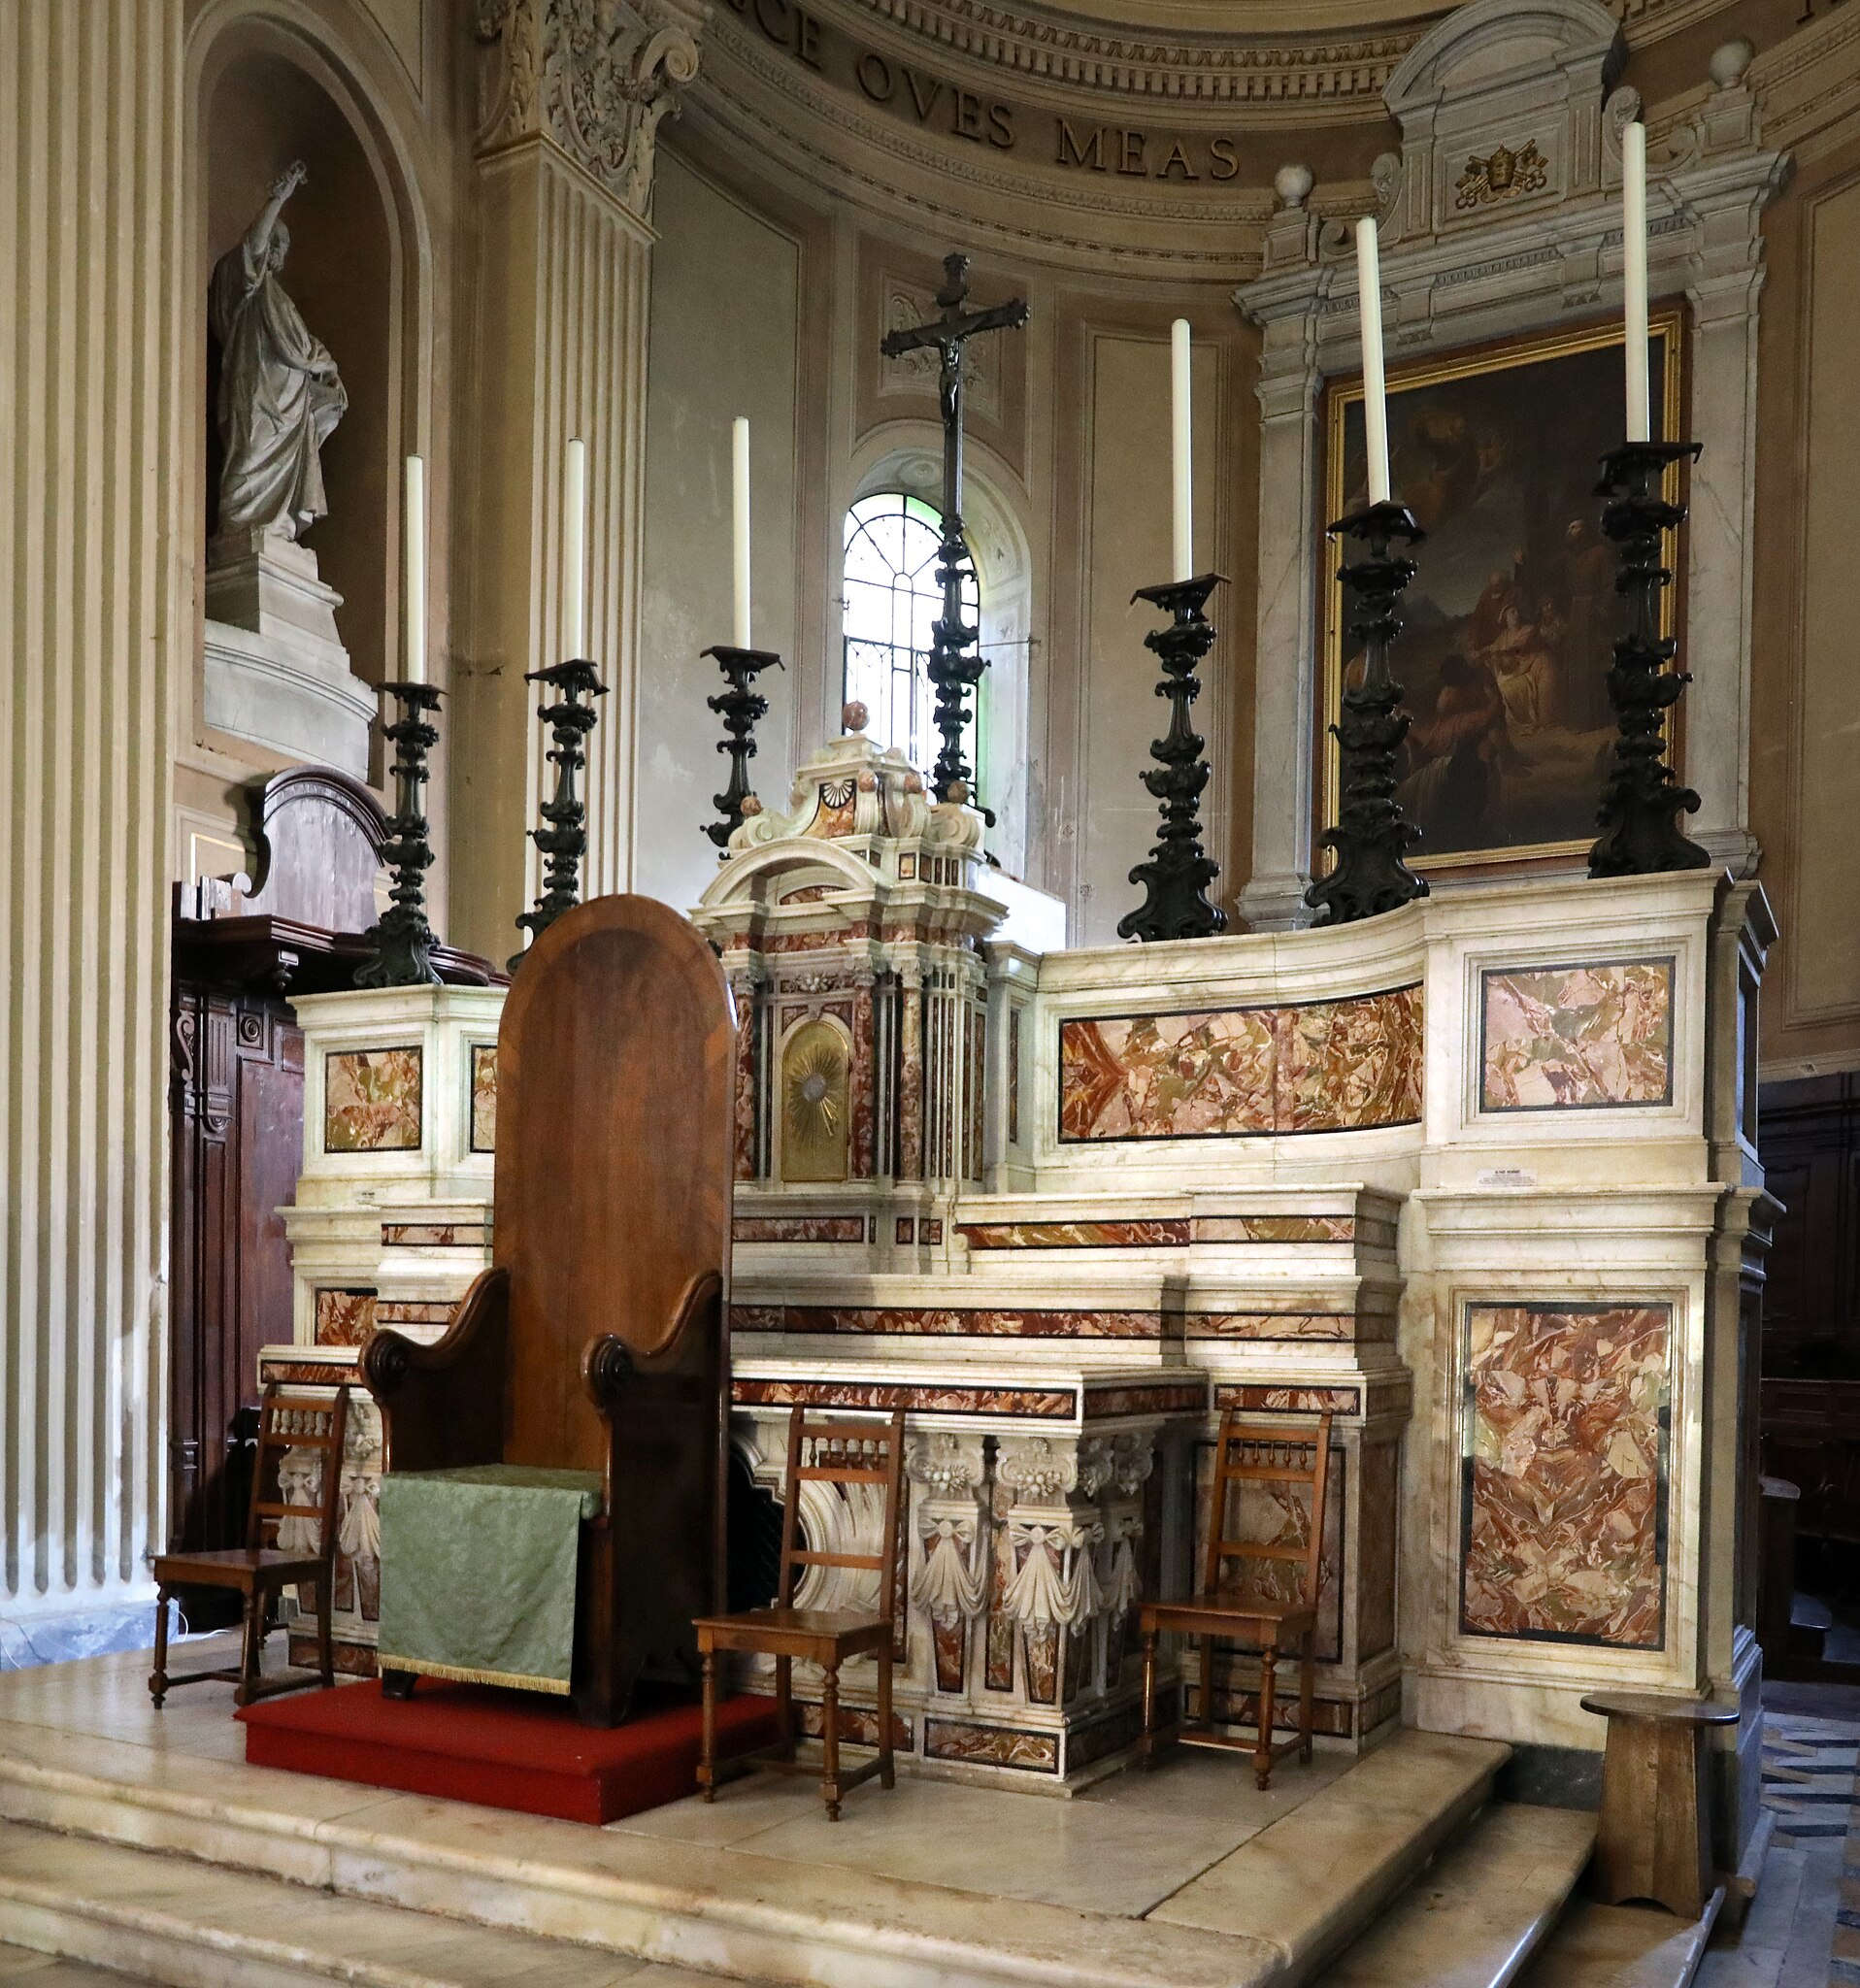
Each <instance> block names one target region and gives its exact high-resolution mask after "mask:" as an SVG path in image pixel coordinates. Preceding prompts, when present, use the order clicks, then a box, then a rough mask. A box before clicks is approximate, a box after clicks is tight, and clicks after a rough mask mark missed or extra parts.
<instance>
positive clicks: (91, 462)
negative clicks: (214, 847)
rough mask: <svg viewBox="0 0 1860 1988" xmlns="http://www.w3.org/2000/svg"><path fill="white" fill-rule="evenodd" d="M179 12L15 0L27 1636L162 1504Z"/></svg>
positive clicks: (2, 1308) (19, 1306) (6, 1607)
mask: <svg viewBox="0 0 1860 1988" xmlns="http://www.w3.org/2000/svg"><path fill="white" fill-rule="evenodd" d="M181 16H182V8H181V5H180V0H84V4H83V5H82V6H69V7H56V6H21V5H14V6H0V129H4V130H5V131H6V133H7V141H6V149H7V152H8V169H7V171H6V173H5V174H4V176H0V177H3V178H4V183H5V187H6V191H5V192H4V193H0V374H4V376H5V378H6V381H7V388H6V391H5V393H4V395H0V452H3V453H4V455H5V457H6V460H7V463H8V471H9V474H10V475H11V476H13V477H14V478H15V479H16V488H15V491H14V502H13V506H12V518H11V521H10V526H9V530H8V533H7V539H8V553H7V557H6V559H5V560H4V561H0V646H4V648H5V651H6V654H5V657H4V660H0V671H4V672H5V682H6V690H5V695H4V704H5V707H6V749H5V751H4V752H0V902H4V904H5V907H6V915H7V929H6V989H7V991H6V997H5V999H4V1000H0V1183H4V1190H5V1191H4V1196H3V1197H0V1528H3V1529H4V1541H3V1544H0V1555H3V1557H0V1625H4V1626H5V1627H6V1628H8V1629H11V1630H13V1631H15V1632H18V1633H21V1634H23V1636H24V1637H26V1638H27V1639H33V1640H37V1639H36V1638H35V1633H34V1630H33V1622H34V1620H35V1618H44V1617H46V1616H49V1615H55V1614H63V1613H70V1612H73V1611H77V1610H81V1609H84V1608H88V1607H97V1606H102V1605H109V1604H111V1603H116V1602H120V1603H125V1604H126V1603H129V1602H133V1601H138V1600H140V1599H141V1598H142V1597H143V1596H145V1595H146V1594H147V1593H148V1592H149V1590H148V1585H147V1570H146V1567H145V1565H144V1554H145V1552H146V1551H147V1550H148V1549H149V1547H151V1546H155V1545H159V1544H160V1543H161V1542H162V1533H163V1529H164V1526H163V1513H162V1505H163V1496H162V1478H163V1470H162V1465H163V1434H164V1425H165V1416H164V1409H165V1404H166V1393H167V1358H166V1355H167V1344H166V1340H167V1331H166V1319H165V1311H164V1298H165V1292H166V1275H165V1273H166V1256H167V1203H168V1158H167V1155H168V1148H167V1137H166V1091H167V1070H168V1055H167V1047H166V1042H165V1036H166V1025H165V1016H166V1011H167V1006H168V944H167V928H168V857H169V831H170V823H169V805H170V787H171V770H170V768H171V758H172V753H173V749H174V741H173V736H172V719H171V707H172V705H173V702H174V686H175V682H176V671H177V668H178V667H179V658H180V627H181V620H182V612H181V611H182V608H183V603H184V601H185V599H186V588H187V584H188V576H187V572H186V567H185V563H184V562H185V560H186V557H187V552H186V549H185V548H187V547H191V545H192V543H193V530H192V523H191V520H185V521H183V518H182V516H181V510H180V503H179V498H178V493H179V492H180V491H182V490H183V489H184V488H185V487H186V485H187V481H188V479H187V478H186V476H185V475H183V461H184V458H186V457H187V456H189V455H190V454H191V451H192V448H193V447H194V438H193V436H192V434H191V433H188V434H185V435H183V433H182V431H181V422H182V419H183V413H184V411H185V410H187V409H189V408H191V407H192V406H193V405H194V396H192V395H191V394H185V393H183V366H182V363H181V352H180V325H181V315H180V314H181V309H182V304H183V290H184V279H183V275H182V274H181V273H182V272H184V271H186V270H189V269H191V268H193V267H194V258H195V244H194V243H193V242H192V241H191V240H189V239H185V238H184V235H183V225H182V205H181V203H182V188H183V182H184V175H183V166H182V159H181V134H182V131H183V121H184V120H183V109H182V104H183V92H182V75H181V65H182V25H181ZM43 1646H44V1645H43V1643H41V1647H43Z"/></svg>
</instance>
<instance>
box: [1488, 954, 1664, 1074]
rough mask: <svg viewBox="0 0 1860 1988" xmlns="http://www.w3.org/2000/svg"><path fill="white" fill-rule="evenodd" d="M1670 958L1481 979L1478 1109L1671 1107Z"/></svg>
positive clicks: (1533, 970)
mask: <svg viewBox="0 0 1860 1988" xmlns="http://www.w3.org/2000/svg"><path fill="white" fill-rule="evenodd" d="M1673 965H1674V963H1673V961H1672V959H1671V958H1667V959H1644V960H1619V961H1615V962H1612V963H1611V964H1609V965H1605V966H1554V967H1531V968H1517V969H1511V970H1507V971H1504V972H1496V971H1494V972H1487V973H1483V974H1481V975H1480V976H1479V1033H1480V1043H1479V1109H1480V1110H1482V1111H1569V1110H1583V1109H1585V1108H1590V1107H1594V1106H1598V1105H1668V1104H1671V1103H1672V1102H1673Z"/></svg>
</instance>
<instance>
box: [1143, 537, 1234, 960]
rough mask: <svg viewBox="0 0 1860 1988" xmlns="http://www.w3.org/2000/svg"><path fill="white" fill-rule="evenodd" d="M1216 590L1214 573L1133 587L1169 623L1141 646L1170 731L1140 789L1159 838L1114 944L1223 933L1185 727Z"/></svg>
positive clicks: (1204, 773)
mask: <svg viewBox="0 0 1860 1988" xmlns="http://www.w3.org/2000/svg"><path fill="white" fill-rule="evenodd" d="M1220 584H1221V576H1220V575H1219V574H1218V573H1201V574H1197V575H1195V576H1194V578H1192V579H1190V580H1167V581H1165V582H1164V583H1163V584H1162V585H1160V586H1143V587H1139V588H1138V589H1137V591H1136V592H1135V593H1134V594H1132V595H1131V599H1132V600H1133V601H1148V602H1150V603H1151V604H1152V605H1153V606H1155V607H1158V608H1160V609H1162V611H1163V612H1164V613H1166V614H1168V615H1169V616H1170V624H1169V626H1168V627H1167V628H1158V629H1152V630H1151V632H1150V633H1149V634H1147V635H1146V636H1145V637H1144V646H1145V647H1146V648H1147V649H1150V650H1152V651H1153V652H1154V653H1155V654H1156V655H1158V656H1159V657H1161V659H1162V668H1163V677H1162V681H1161V682H1160V683H1158V684H1157V685H1156V695H1157V696H1158V697H1166V698H1168V700H1169V730H1168V731H1167V732H1166V733H1165V734H1164V735H1163V737H1162V738H1160V739H1156V740H1153V741H1152V742H1151V744H1150V747H1149V752H1150V757H1151V758H1152V759H1154V760H1156V761H1157V762H1158V764H1157V765H1155V766H1153V767H1151V768H1150V769H1149V770H1148V771H1147V772H1146V774H1145V775H1144V785H1145V786H1146V787H1147V788H1148V789H1149V791H1150V793H1152V794H1153V795H1154V796H1155V797H1156V799H1157V800H1158V801H1160V802H1161V803H1162V804H1163V806H1162V832H1161V834H1160V835H1159V836H1158V838H1157V841H1156V845H1155V847H1154V848H1152V849H1151V850H1150V852H1149V858H1148V860H1147V861H1146V862H1143V863H1139V864H1138V865H1137V867H1136V868H1135V869H1134V870H1132V871H1131V873H1130V880H1131V882H1132V883H1141V884H1142V885H1143V886H1144V901H1143V903H1142V904H1141V905H1139V906H1138V908H1137V909H1136V910H1135V911H1127V912H1126V913H1125V914H1124V915H1123V916H1122V917H1121V918H1119V919H1118V921H1117V936H1118V938H1119V939H1140V940H1144V941H1151V940H1157V939H1211V938H1212V937H1213V936H1214V934H1216V933H1217V932H1224V931H1226V929H1227V913H1226V912H1225V911H1222V910H1221V909H1220V907H1219V906H1218V905H1216V904H1213V903H1211V902H1210V900H1209V897H1208V886H1209V885H1210V884H1211V883H1212V882H1213V880H1214V879H1215V878H1217V877H1218V876H1219V875H1220V865H1219V864H1218V863H1216V862H1215V861H1214V860H1213V858H1212V856H1210V855H1209V854H1208V853H1207V851H1206V850H1205V849H1204V848H1203V847H1202V845H1201V794H1202V789H1203V788H1204V787H1205V786H1206V785H1207V784H1208V762H1207V760H1206V759H1204V758H1203V757H1202V753H1203V750H1204V748H1205V746H1206V742H1205V741H1204V740H1203V738H1202V736H1201V734H1200V733H1199V732H1196V731H1193V730H1191V729H1190V727H1189V723H1188V707H1189V706H1190V705H1191V704H1193V703H1194V701H1195V699H1196V698H1197V697H1198V696H1199V695H1200V693H1201V679H1200V678H1199V677H1197V676H1196V675H1195V670H1196V667H1197V665H1198V664H1199V663H1200V662H1201V659H1202V657H1203V656H1205V655H1206V654H1207V653H1208V651H1209V649H1210V647H1211V646H1212V644H1213V640H1214V628H1213V624H1212V622H1211V621H1210V620H1209V619H1208V617H1207V615H1206V614H1205V613H1203V612H1202V610H1203V609H1204V608H1205V607H1206V606H1207V604H1208V597H1209V596H1210V595H1211V594H1212V592H1213V590H1214V589H1215V587H1217V586H1219V585H1220Z"/></svg>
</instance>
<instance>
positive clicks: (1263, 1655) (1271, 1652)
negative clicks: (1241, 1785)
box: [1253, 1642, 1279, 1790]
mask: <svg viewBox="0 0 1860 1988" xmlns="http://www.w3.org/2000/svg"><path fill="white" fill-rule="evenodd" d="M1278 1669H1279V1649H1278V1646H1277V1645H1276V1644H1274V1643H1270V1642H1269V1643H1268V1644H1267V1645H1266V1647H1265V1648H1264V1649H1263V1650H1261V1651H1260V1653H1259V1739H1258V1742H1257V1744H1256V1745H1255V1746H1254V1749H1253V1779H1254V1781H1255V1782H1256V1783H1257V1785H1258V1786H1259V1787H1260V1788H1261V1789H1262V1790H1263V1789H1265V1788H1268V1787H1270V1786H1271V1785H1272V1778H1273V1712H1274V1706H1273V1693H1274V1690H1275V1687H1276V1686H1277V1683H1278V1675H1277V1673H1278Z"/></svg>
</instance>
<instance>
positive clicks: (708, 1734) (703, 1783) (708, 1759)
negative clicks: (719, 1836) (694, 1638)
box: [697, 1650, 716, 1802]
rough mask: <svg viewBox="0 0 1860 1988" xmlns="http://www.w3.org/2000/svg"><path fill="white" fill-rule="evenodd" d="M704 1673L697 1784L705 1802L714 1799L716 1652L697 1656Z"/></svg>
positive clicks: (707, 1652)
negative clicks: (701, 1730)
mask: <svg viewBox="0 0 1860 1988" xmlns="http://www.w3.org/2000/svg"><path fill="white" fill-rule="evenodd" d="M699 1666H700V1668H701V1670H702V1671H703V1673H704V1738H703V1741H702V1744H701V1746H700V1749H699V1752H698V1773H697V1777H698V1786H699V1787H700V1788H702V1789H703V1790H704V1799H705V1800H706V1801H707V1802H714V1801H715V1800H716V1652H715V1650H706V1651H704V1652H703V1654H702V1656H701V1657H700V1658H699Z"/></svg>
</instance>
